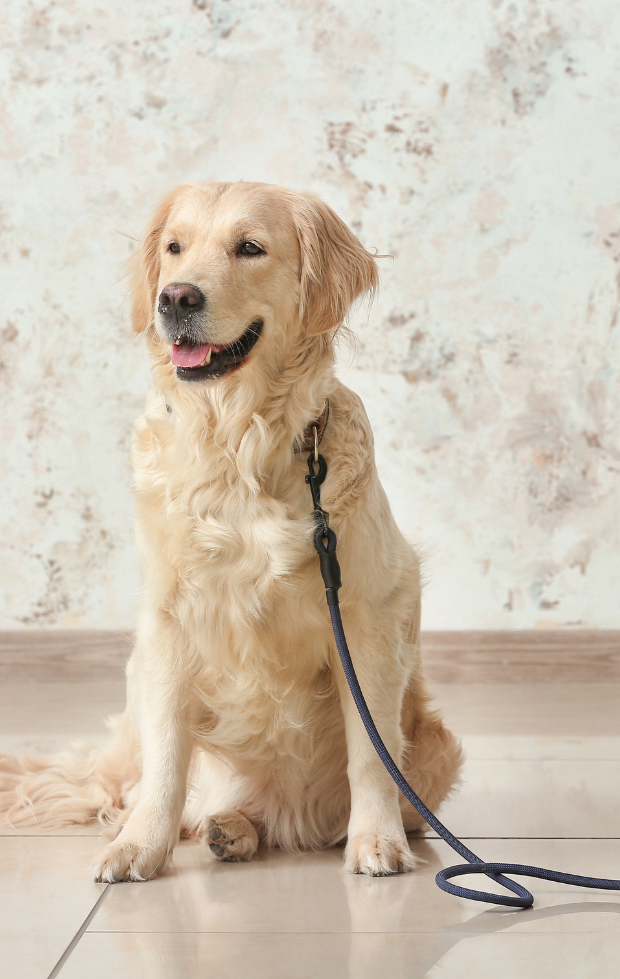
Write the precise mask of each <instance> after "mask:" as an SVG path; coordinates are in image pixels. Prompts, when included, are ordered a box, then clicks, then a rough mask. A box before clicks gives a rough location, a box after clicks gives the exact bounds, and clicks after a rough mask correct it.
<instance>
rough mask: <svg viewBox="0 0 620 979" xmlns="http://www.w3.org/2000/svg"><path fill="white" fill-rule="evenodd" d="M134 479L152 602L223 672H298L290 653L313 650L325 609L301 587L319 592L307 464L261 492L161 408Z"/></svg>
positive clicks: (144, 433) (139, 439)
mask: <svg viewBox="0 0 620 979" xmlns="http://www.w3.org/2000/svg"><path fill="white" fill-rule="evenodd" d="M289 468H290V467H289ZM134 472H135V479H136V482H135V492H136V500H137V516H138V541H139V546H140V551H141V556H142V564H143V573H144V576H145V585H146V588H145V591H146V593H147V594H148V596H149V602H154V603H155V604H156V605H158V606H159V607H161V608H165V609H167V610H168V611H169V612H171V613H172V614H173V615H174V616H175V617H176V618H177V619H178V620H179V622H180V623H181V625H182V627H183V630H184V632H185V634H186V635H187V637H188V640H189V642H190V644H191V645H192V646H193V647H195V651H197V652H199V653H200V655H201V656H202V657H204V658H205V663H206V664H208V665H209V666H212V667H214V668H215V669H219V670H225V671H226V672H229V671H230V670H236V669H238V668H239V667H240V665H241V664H242V663H244V662H249V661H252V662H253V663H254V664H255V665H257V663H258V661H259V660H262V659H263V658H264V656H265V655H268V656H269V658H270V671H271V672H272V673H273V669H274V667H275V668H276V669H277V668H278V667H280V668H285V667H287V666H290V650H291V648H296V649H297V650H299V651H301V650H302V649H305V648H306V647H307V646H308V643H307V641H306V637H307V635H308V630H310V631H312V630H313V629H315V628H316V611H315V610H316V608H317V603H310V609H311V611H310V613H308V612H307V611H306V610H307V608H308V605H309V603H308V602H301V601H300V599H299V595H300V589H304V588H310V590H311V591H312V592H313V593H314V592H316V589H317V588H319V592H320V587H319V585H318V583H319V576H318V568H317V560H316V555H315V552H314V548H313V546H312V533H313V528H314V525H313V517H312V502H311V497H310V492H309V489H308V487H307V485H306V483H305V480H304V474H305V457H304V458H303V459H302V458H298V459H296V460H295V461H294V462H293V468H292V471H291V472H288V473H285V475H284V477H283V478H282V479H281V480H280V481H279V483H278V484H277V486H265V485H262V486H261V487H260V488H258V489H254V490H252V489H250V488H248V486H247V484H246V483H244V481H243V480H242V479H241V477H240V476H239V474H238V473H237V472H236V471H235V468H234V466H233V465H232V464H231V461H230V459H229V458H228V457H227V456H226V453H225V452H224V451H222V450H221V449H220V448H219V447H218V446H216V445H215V444H214V443H213V442H212V441H208V440H205V442H204V444H203V445H198V446H197V445H196V443H195V442H192V441H191V439H188V438H187V437H186V436H185V433H183V432H179V430H178V426H177V425H175V420H174V419H171V418H170V416H169V415H168V414H167V413H166V412H165V409H164V410H163V411H162V410H161V409H156V410H155V411H151V412H149V413H147V415H145V416H144V417H143V418H142V419H140V421H139V422H138V423H137V425H136V436H135V440H134ZM145 527H148V534H147V532H146V531H145V530H144V528H145ZM302 609H303V610H304V612H302ZM310 646H312V647H314V646H316V644H315V643H310ZM266 651H268V653H267V652H266ZM274 655H276V658H278V657H281V662H280V663H277V662H273V658H274Z"/></svg>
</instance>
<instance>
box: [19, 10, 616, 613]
mask: <svg viewBox="0 0 620 979" xmlns="http://www.w3.org/2000/svg"><path fill="white" fill-rule="evenodd" d="M0 39H1V42H2V44H3V46H4V47H3V59H2V78H3V89H2V96H1V101H0V127H1V133H2V135H1V145H0V152H1V156H2V160H1V183H0V192H1V194H2V208H1V211H0V258H1V261H2V265H3V270H4V272H5V275H4V279H3V285H2V290H1V292H0V300H1V307H2V318H1V320H0V337H1V345H0V360H1V362H2V363H1V373H0V378H1V380H2V395H1V405H0V410H1V439H2V447H3V464H4V479H3V489H2V500H1V521H2V526H1V529H0V543H1V547H2V577H3V585H4V589H3V591H4V604H3V612H2V617H1V619H0V627H2V628H19V627H32V626H41V627H53V626H59V627H60V626H62V627H71V626H79V627H89V626H93V627H103V628H105V627H112V628H117V627H124V626H130V625H131V623H132V619H133V609H134V605H135V600H136V594H137V589H138V577H137V568H136V561H135V557H134V552H133V546H132V541H131V509H132V504H131V496H130V492H129V484H130V476H129V470H128V461H127V447H128V440H129V436H130V431H131V424H132V420H133V418H134V416H135V415H136V414H137V413H138V412H139V410H140V407H141V403H142V400H143V396H144V392H145V390H146V388H147V385H148V365H147V360H146V355H145V353H144V352H143V351H142V349H141V347H140V345H139V343H138V342H137V341H135V340H134V339H132V338H131V337H130V334H129V329H128V325H127V298H126V295H125V285H124V282H123V280H122V270H123V265H124V262H125V260H126V257H127V256H128V254H129V252H130V250H131V248H132V247H134V245H133V242H132V241H131V240H130V239H128V238H126V237H124V236H123V235H137V234H139V233H140V231H141V229H142V227H143V226H144V223H145V220H146V217H147V214H148V212H149V209H150V208H151V206H152V204H153V202H154V201H155V200H156V199H157V198H158V197H159V196H160V195H161V194H162V193H163V192H164V191H166V190H167V189H169V188H170V187H171V186H173V185H175V184H177V183H179V182H181V181H185V180H213V179H215V180H229V179H232V180H235V179H239V178H246V179H256V180H266V181H270V182H276V183H283V184H288V185H291V186H293V187H296V188H298V189H312V190H314V191H317V192H318V193H320V194H321V195H322V196H323V197H324V198H325V199H326V200H327V201H328V202H329V203H330V204H332V206H334V207H335V208H336V209H337V210H338V211H339V212H340V213H341V214H342V215H343V217H344V218H345V219H346V220H347V221H349V222H350V223H351V224H352V226H353V227H354V228H355V230H356V231H357V233H358V234H359V236H360V237H361V239H362V241H363V242H364V243H365V244H366V245H367V246H368V247H375V248H377V249H378V250H379V251H380V252H382V253H390V254H391V255H392V256H393V259H389V258H385V259H382V260H381V268H382V281H383V285H382V290H381V294H380V296H379V299H378V301H377V302H376V303H375V305H374V307H373V309H372V310H371V312H370V315H369V316H368V315H367V313H366V312H365V311H361V312H360V313H359V314H358V315H357V316H356V318H355V322H356V325H357V326H358V327H359V337H360V339H359V345H358V349H357V351H356V352H355V354H354V355H352V354H351V353H349V352H347V351H343V358H342V359H343V374H344V375H345V377H346V379H348V382H349V383H350V384H351V385H352V386H353V387H354V388H356V389H357V390H358V391H359V392H360V393H361V394H362V396H363V397H364V399H365V402H366V405H367V408H368V411H369V414H370V416H371V418H372V420H373V422H374V424H375V429H376V434H377V442H378V457H379V462H380V466H381V470H382V473H383V475H384V479H385V482H386V485H387V488H388V492H389V494H390V497H391V499H392V501H393V504H394V508H395V510H396V513H397V516H398V518H399V520H400V523H401V525H402V527H403V529H404V530H405V531H406V532H407V534H408V535H409V537H410V538H411V539H412V540H414V541H416V542H417V543H418V544H420V545H421V546H422V548H423V550H424V552H425V553H426V556H427V575H428V578H429V584H428V588H427V594H426V605H425V620H424V621H425V625H426V627H427V628H457V627H460V628H468V627H478V628H485V627H489V628H503V627H506V628H517V627H531V626H545V625H549V626H554V625H557V626H560V625H572V626H600V627H616V628H618V627H620V608H619V597H618V596H619V595H620V571H619V561H618V558H619V556H620V528H619V526H618V511H619V507H618V504H619V502H620V501H619V491H618V472H619V471H620V444H619V441H620V426H619V424H618V423H619V420H620V419H619V414H620V411H619V408H620V397H619V390H618V381H619V377H620V364H619V361H618V355H617V346H618V331H619V330H620V323H618V322H617V320H618V311H619V309H620V298H619V285H618V278H617V276H618V262H619V261H620V179H619V178H620V170H619V166H618V157H619V152H618V151H619V148H620V72H619V68H620V8H619V7H618V4H617V0H613V2H612V0H562V2H560V0H540V2H537V0H529V2H528V0H519V2H509V0H407V2H403V0H381V2H380V3H378V2H377V3H370V2H363V0H336V2H331V3H330V2H325V0H303V2H302V0H194V3H193V4H192V3H190V2H189V0H176V2H175V3H164V2H163V0H148V2H147V0H132V2H131V3H127V2H126V0H125V2H122V3H121V2H120V0H106V3H105V4H103V3H99V4H93V3H92V2H86V0H56V2H51V3H41V2H25V0H8V2H6V3H4V4H3V5H2V8H1V9H0Z"/></svg>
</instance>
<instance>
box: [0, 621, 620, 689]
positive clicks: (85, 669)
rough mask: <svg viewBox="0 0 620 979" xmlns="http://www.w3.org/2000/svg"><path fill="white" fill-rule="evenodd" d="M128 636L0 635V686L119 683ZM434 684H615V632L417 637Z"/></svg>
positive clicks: (618, 667)
mask: <svg viewBox="0 0 620 979" xmlns="http://www.w3.org/2000/svg"><path fill="white" fill-rule="evenodd" d="M131 641H132V637H131V634H130V633H126V632H105V631H102V630H88V631H81V630H71V631H54V630H49V631H34V630H33V631H19V632H0V680H3V681H5V682H9V681H17V682H23V681H33V682H39V683H53V682H70V683H79V682H84V681H91V682H97V681H101V680H118V681H122V680H123V669H124V665H125V662H126V660H127V657H128V656H129V653H130V651H131ZM422 656H423V660H424V669H425V672H426V673H427V675H428V676H429V677H430V678H431V680H434V681H435V682H437V683H552V682H560V683H620V631H618V630H611V629H601V630H587V631H586V630H574V631H572V630H562V629H556V630H544V631H542V630H529V629H524V630H521V631H518V632H517V631H514V632H509V631H502V632H490V631H489V632H485V631H481V632H474V631H466V632H423V633H422Z"/></svg>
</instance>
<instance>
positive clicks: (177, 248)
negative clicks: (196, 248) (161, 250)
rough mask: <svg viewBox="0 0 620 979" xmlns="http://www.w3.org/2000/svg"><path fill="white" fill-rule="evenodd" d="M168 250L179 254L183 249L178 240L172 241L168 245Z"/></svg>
mask: <svg viewBox="0 0 620 979" xmlns="http://www.w3.org/2000/svg"><path fill="white" fill-rule="evenodd" d="M168 251H169V252H172V254H173V255H178V254H179V252H180V251H181V246H180V245H179V243H178V241H171V242H170V244H169V245H168Z"/></svg>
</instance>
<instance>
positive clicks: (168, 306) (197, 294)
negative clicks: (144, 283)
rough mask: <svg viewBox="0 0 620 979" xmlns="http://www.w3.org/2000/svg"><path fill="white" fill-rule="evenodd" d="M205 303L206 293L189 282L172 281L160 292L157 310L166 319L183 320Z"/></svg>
mask: <svg viewBox="0 0 620 979" xmlns="http://www.w3.org/2000/svg"><path fill="white" fill-rule="evenodd" d="M204 304H205V297H204V293H203V292H201V291H200V289H199V288H198V287H197V286H190V284H189V282H171V283H170V285H168V286H166V288H165V289H163V290H162V291H161V292H160V294H159V300H158V306H157V310H158V312H160V313H161V315H162V316H164V317H165V318H166V319H171V320H177V321H179V320H183V319H186V318H187V316H188V315H189V314H190V313H197V312H198V311H199V310H200V309H202V307H203V306H204Z"/></svg>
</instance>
